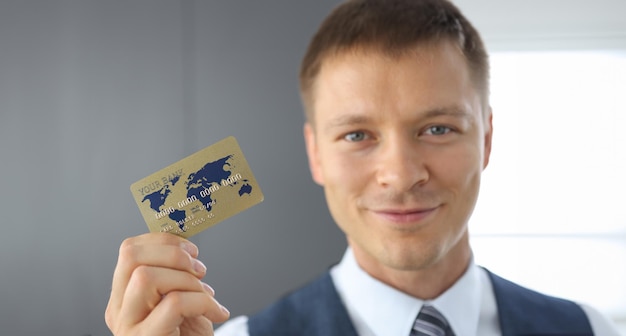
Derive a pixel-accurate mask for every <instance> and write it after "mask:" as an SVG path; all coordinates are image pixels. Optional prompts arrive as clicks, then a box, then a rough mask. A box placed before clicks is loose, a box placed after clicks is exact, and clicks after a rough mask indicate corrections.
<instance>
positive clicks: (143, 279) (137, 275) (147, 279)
mask: <svg viewBox="0 0 626 336" xmlns="http://www.w3.org/2000/svg"><path fill="white" fill-rule="evenodd" d="M131 279H132V282H133V283H135V284H136V285H137V286H139V287H146V286H147V285H149V284H151V283H152V282H153V281H154V272H152V268H151V267H150V266H146V265H140V266H137V268H135V270H134V271H133V274H132V276H131Z"/></svg>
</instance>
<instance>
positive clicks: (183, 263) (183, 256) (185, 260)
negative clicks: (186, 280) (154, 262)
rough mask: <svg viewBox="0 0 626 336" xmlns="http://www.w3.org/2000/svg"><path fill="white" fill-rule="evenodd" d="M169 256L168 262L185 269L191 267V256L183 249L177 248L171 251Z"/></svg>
mask: <svg viewBox="0 0 626 336" xmlns="http://www.w3.org/2000/svg"><path fill="white" fill-rule="evenodd" d="M167 258H168V259H169V260H168V262H169V263H170V265H172V266H175V267H182V268H183V269H188V268H190V267H191V257H190V256H189V254H187V252H185V251H183V250H182V249H175V250H174V251H173V253H169V254H168V255H167Z"/></svg>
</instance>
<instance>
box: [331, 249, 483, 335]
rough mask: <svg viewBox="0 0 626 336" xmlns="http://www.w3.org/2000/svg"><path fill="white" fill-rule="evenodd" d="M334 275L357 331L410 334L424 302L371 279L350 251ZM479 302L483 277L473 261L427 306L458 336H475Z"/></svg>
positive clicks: (376, 333)
mask: <svg viewBox="0 0 626 336" xmlns="http://www.w3.org/2000/svg"><path fill="white" fill-rule="evenodd" d="M331 275H332V279H333V283H334V284H335V287H336V288H337V292H338V293H339V296H340V297H341V299H342V300H343V302H344V304H345V306H346V309H347V310H348V314H349V315H350V318H351V319H352V322H353V324H354V325H355V328H356V329H357V331H361V330H365V332H364V333H366V334H373V335H408V334H409V333H410V331H411V328H412V327H413V323H414V321H415V318H416V317H417V314H418V313H419V310H420V309H421V308H422V305H423V304H424V303H425V301H423V300H420V299H417V298H415V297H412V296H410V295H408V294H405V293H403V292H401V291H399V290H397V289H395V288H392V287H390V286H388V285H387V284H385V283H383V282H381V281H379V280H377V279H375V278H373V277H371V276H370V275H369V274H367V273H366V272H365V271H363V270H362V269H361V268H360V266H359V265H358V264H357V262H356V259H355V258H354V254H353V253H352V250H351V249H350V248H348V249H347V250H346V252H345V254H344V256H343V259H342V260H341V262H340V263H339V264H338V265H336V266H335V267H333V269H331ZM480 299H481V286H480V278H479V273H478V272H477V267H476V265H475V264H474V261H473V258H472V260H471V261H470V265H469V267H468V268H467V271H466V272H465V273H464V274H463V276H461V278H460V279H459V280H458V281H457V282H456V283H455V284H454V285H453V286H452V287H450V289H448V290H447V291H446V292H444V293H443V294H441V295H440V296H439V297H437V298H436V299H434V300H431V301H428V303H429V304H431V305H433V306H434V307H435V308H437V310H439V311H440V312H441V313H442V314H443V315H444V316H445V317H446V319H447V320H448V321H449V323H450V325H451V326H452V329H453V330H454V332H455V333H456V334H457V335H473V334H475V333H476V330H477V327H478V319H479V312H480V303H481V302H480Z"/></svg>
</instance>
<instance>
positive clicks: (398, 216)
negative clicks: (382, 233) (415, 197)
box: [372, 206, 440, 224]
mask: <svg viewBox="0 0 626 336" xmlns="http://www.w3.org/2000/svg"><path fill="white" fill-rule="evenodd" d="M439 208H440V206H435V207H429V208H412V209H393V208H387V209H376V210H372V213H374V214H375V215H376V216H378V217H380V218H382V219H384V220H385V221H388V222H392V223H394V224H415V223H419V222H422V221H424V220H425V219H427V218H429V217H431V216H432V215H433V214H434V213H435V212H437V210H438V209H439Z"/></svg>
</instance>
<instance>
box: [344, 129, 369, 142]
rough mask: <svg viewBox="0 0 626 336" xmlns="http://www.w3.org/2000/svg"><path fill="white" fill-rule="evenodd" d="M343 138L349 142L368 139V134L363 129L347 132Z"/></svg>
mask: <svg viewBox="0 0 626 336" xmlns="http://www.w3.org/2000/svg"><path fill="white" fill-rule="evenodd" d="M343 138H344V140H347V141H349V142H359V141H363V140H365V139H367V135H366V134H365V132H363V131H356V132H350V133H348V134H346V135H345V136H344V137H343Z"/></svg>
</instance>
